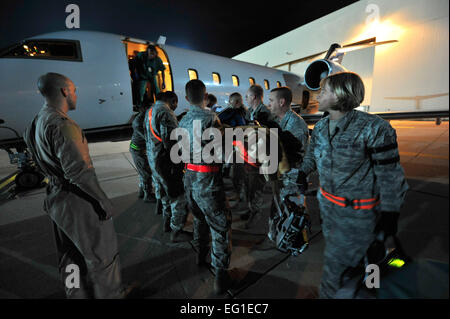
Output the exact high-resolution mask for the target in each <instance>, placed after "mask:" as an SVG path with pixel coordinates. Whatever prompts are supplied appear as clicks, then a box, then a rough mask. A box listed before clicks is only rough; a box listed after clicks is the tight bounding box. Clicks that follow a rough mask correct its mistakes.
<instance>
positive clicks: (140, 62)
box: [136, 52, 166, 106]
mask: <svg viewBox="0 0 450 319" xmlns="http://www.w3.org/2000/svg"><path fill="white" fill-rule="evenodd" d="M136 69H137V73H138V81H137V84H136V87H137V89H138V101H137V103H138V105H139V106H142V103H143V101H144V95H145V90H146V88H147V83H150V91H149V99H150V100H153V94H154V95H155V96H156V95H157V94H158V93H159V92H160V91H161V90H160V88H159V86H158V81H157V79H156V76H157V74H158V71H161V72H164V70H165V69H166V67H165V66H164V63H163V61H162V60H161V58H160V57H158V56H156V57H155V58H154V59H151V60H149V59H148V54H147V52H139V53H138V54H137V56H136Z"/></svg>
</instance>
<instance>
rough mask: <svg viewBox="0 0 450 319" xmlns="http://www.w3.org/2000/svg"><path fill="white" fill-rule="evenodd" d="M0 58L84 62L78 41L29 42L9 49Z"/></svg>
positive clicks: (50, 40) (51, 40) (0, 54)
mask: <svg viewBox="0 0 450 319" xmlns="http://www.w3.org/2000/svg"><path fill="white" fill-rule="evenodd" d="M0 57H2V58H22V59H50V60H67V61H80V62H81V61H82V57H81V49H80V42H79V41H76V40H53V39H49V40H29V41H25V42H21V43H18V44H15V45H13V46H11V47H9V48H8V49H6V50H4V51H3V52H1V53H0Z"/></svg>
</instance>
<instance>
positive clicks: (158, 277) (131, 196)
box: [0, 121, 449, 299]
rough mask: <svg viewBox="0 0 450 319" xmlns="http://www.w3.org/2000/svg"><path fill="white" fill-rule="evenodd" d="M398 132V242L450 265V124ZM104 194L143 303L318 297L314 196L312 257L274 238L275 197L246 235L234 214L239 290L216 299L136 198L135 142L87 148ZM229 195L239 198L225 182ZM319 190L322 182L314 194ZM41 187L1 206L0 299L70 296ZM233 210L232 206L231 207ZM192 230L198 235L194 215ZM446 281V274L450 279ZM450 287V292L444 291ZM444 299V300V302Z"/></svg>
mask: <svg viewBox="0 0 450 319" xmlns="http://www.w3.org/2000/svg"><path fill="white" fill-rule="evenodd" d="M391 124H392V125H393V127H394V128H395V129H396V130H397V135H398V143H399V150H400V158H401V164H402V166H403V168H404V170H405V174H406V177H407V179H408V184H409V186H410V190H409V191H408V193H407V196H406V200H405V204H404V206H403V208H402V211H401V217H400V220H399V231H398V237H399V239H400V241H401V243H402V245H403V248H404V250H405V252H406V253H407V254H408V255H409V256H411V257H412V258H415V259H432V260H435V261H440V262H443V263H447V264H448V259H449V248H448V243H449V227H448V226H449V225H448V211H449V207H448V206H449V204H448V195H449V124H448V121H444V122H442V123H441V124H440V125H439V126H438V125H435V123H434V121H391ZM89 147H90V154H91V157H92V160H93V163H94V167H95V169H96V173H97V176H98V178H99V181H100V184H101V187H102V188H103V189H104V191H105V192H106V194H107V195H108V196H109V198H111V199H112V202H113V203H114V206H115V210H116V215H115V216H114V225H115V228H116V232H117V236H118V241H119V249H120V252H119V253H120V260H121V264H122V272H123V281H124V282H138V283H139V284H140V289H139V295H138V296H137V298H150V299H216V298H218V299H221V298H234V299H303V298H307V299H314V298H317V296H318V287H319V284H320V279H321V275H322V266H323V250H324V245H325V243H324V239H323V236H322V234H321V231H320V222H319V211H318V207H317V200H316V198H315V197H314V196H308V197H307V200H306V203H307V207H308V213H309V215H310V216H311V221H312V231H311V234H310V245H309V247H308V249H307V250H306V251H305V252H304V253H303V254H301V255H299V256H291V255H290V254H288V253H283V252H281V251H279V250H277V249H276V248H275V246H274V245H273V244H272V243H271V242H270V241H269V240H268V238H267V231H268V225H267V220H268V215H269V210H270V206H271V201H272V200H271V189H270V188H269V187H267V188H266V189H265V192H264V203H265V205H264V211H263V213H262V214H261V215H260V216H259V218H258V219H257V220H256V221H255V222H254V223H253V224H252V226H251V227H250V228H249V229H245V228H244V223H245V222H244V221H242V220H241V219H240V214H242V213H244V212H245V210H246V203H239V204H238V205H237V206H236V207H235V208H233V211H232V212H233V223H232V247H233V248H232V255H231V265H230V268H232V269H233V270H232V271H233V273H234V275H235V276H236V277H238V278H240V279H241V281H240V284H239V286H238V287H235V288H233V289H230V290H229V291H228V292H227V293H226V294H225V295H223V296H216V295H215V294H214V292H213V282H214V277H213V275H212V272H211V270H210V269H208V268H199V267H197V266H196V265H195V250H194V248H193V246H192V245H191V244H190V243H189V242H184V243H171V242H170V239H169V237H170V235H169V234H168V233H164V232H163V230H162V217H161V215H156V214H155V213H154V208H155V204H154V203H144V202H143V201H142V200H141V199H138V196H137V193H138V176H137V173H136V170H135V167H134V164H133V161H132V158H131V155H130V153H129V151H128V148H129V141H125V142H104V143H95V144H90V146H89ZM15 169H16V168H15V166H14V165H10V164H9V159H8V157H7V154H6V152H2V153H1V154H0V177H3V176H7V175H9V174H11V173H12V172H14V170H15ZM225 184H226V190H227V195H229V196H231V195H232V194H233V192H232V187H231V181H230V180H229V179H225ZM314 188H317V178H315V179H313V184H312V185H311V189H314ZM44 198H45V189H44V188H38V189H35V190H32V191H28V192H25V193H20V194H18V195H17V196H16V197H15V198H14V199H12V200H4V201H1V202H0V298H2V299H4V298H6V299H16V298H19V299H29V298H32V299H41V298H43V299H48V298H50V299H54V298H56V299H59V298H61V299H62V298H65V294H64V289H63V284H62V282H61V280H60V278H59V274H58V271H57V263H56V262H57V258H56V246H55V242H54V238H53V231H52V225H51V222H50V219H49V217H48V216H46V214H45V212H44V211H43V208H42V206H43V201H44ZM230 203H231V204H234V203H233V202H230ZM185 229H186V230H188V231H192V215H191V214H190V215H189V218H188V221H187V224H186V227H185ZM447 282H448V273H447ZM447 287H448V286H447ZM447 298H448V294H447Z"/></svg>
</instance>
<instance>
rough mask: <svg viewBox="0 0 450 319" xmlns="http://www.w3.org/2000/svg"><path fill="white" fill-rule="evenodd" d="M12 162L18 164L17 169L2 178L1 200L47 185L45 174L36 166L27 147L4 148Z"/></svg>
mask: <svg viewBox="0 0 450 319" xmlns="http://www.w3.org/2000/svg"><path fill="white" fill-rule="evenodd" d="M3 149H4V150H5V151H6V152H7V153H8V155H9V160H10V163H11V164H17V167H18V169H17V171H15V172H14V173H12V174H10V175H8V176H6V177H5V178H3V179H1V180H0V200H9V199H13V198H14V197H15V196H16V195H17V194H19V193H21V192H24V191H29V190H32V189H35V188H39V187H43V186H45V176H44V175H43V174H42V172H41V171H40V169H39V168H38V167H37V166H36V164H35V163H34V161H33V159H32V158H31V155H30V153H29V152H27V150H26V149H23V148H19V147H18V148H16V150H17V151H16V152H13V151H12V149H11V148H3Z"/></svg>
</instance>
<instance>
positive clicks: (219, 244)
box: [179, 106, 231, 270]
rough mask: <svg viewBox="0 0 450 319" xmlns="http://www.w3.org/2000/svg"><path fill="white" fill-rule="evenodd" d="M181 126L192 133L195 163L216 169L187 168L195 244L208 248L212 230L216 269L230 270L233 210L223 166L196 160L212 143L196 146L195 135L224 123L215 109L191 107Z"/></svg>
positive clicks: (205, 142)
mask: <svg viewBox="0 0 450 319" xmlns="http://www.w3.org/2000/svg"><path fill="white" fill-rule="evenodd" d="M194 120H198V121H201V132H194V126H193V121H194ZM179 126H180V128H183V129H185V130H187V132H189V137H190V141H189V143H190V145H189V146H188V147H189V150H187V151H188V152H189V154H190V159H191V163H193V164H195V165H201V166H202V167H204V166H209V167H211V168H212V167H214V168H216V170H215V171H214V172H200V171H195V170H190V169H186V172H185V175H184V188H185V191H186V199H187V202H188V205H189V207H190V209H191V211H192V214H193V215H194V244H195V245H196V246H197V248H198V250H199V251H205V250H207V247H208V245H209V233H211V238H212V250H211V261H212V262H211V264H212V266H213V267H214V268H215V269H216V270H217V269H218V270H226V269H227V268H228V267H229V264H230V256H231V211H230V209H229V207H228V202H227V199H226V197H225V189H224V184H223V180H222V175H221V165H220V164H216V163H212V164H207V163H205V162H203V161H202V162H200V163H195V162H194V161H193V160H194V159H195V158H196V157H197V156H198V155H200V154H201V152H202V149H203V147H204V146H205V145H206V144H208V143H209V142H210V140H203V139H202V140H201V146H202V147H201V148H195V149H194V146H193V144H194V142H193V141H194V136H197V137H198V138H200V137H201V136H202V133H203V131H204V130H205V129H207V128H211V127H216V128H218V129H221V127H222V125H221V124H220V120H219V119H218V117H217V115H216V114H215V113H213V112H212V111H210V110H207V109H203V108H200V107H198V106H190V110H189V111H188V112H187V113H186V115H185V116H184V117H183V119H182V120H181V121H180V125H179ZM194 134H195V135H194ZM185 147H187V146H185ZM199 153H200V154H199Z"/></svg>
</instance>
